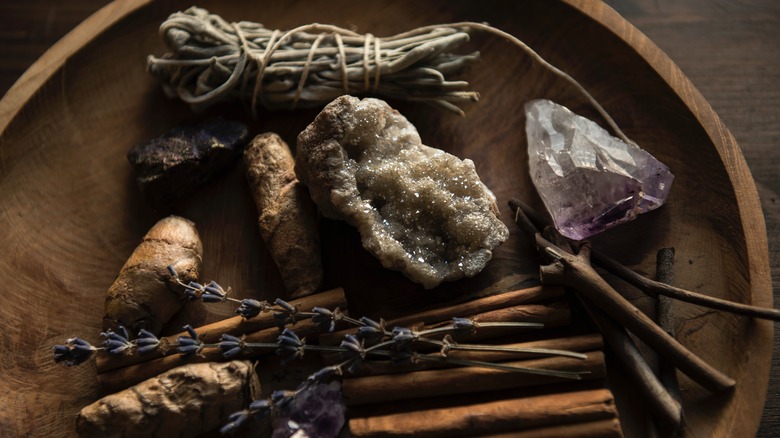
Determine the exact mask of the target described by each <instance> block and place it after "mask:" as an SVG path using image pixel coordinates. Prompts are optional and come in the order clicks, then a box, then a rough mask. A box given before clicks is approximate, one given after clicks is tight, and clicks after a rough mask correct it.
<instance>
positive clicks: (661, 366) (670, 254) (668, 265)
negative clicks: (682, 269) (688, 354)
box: [655, 248, 685, 437]
mask: <svg viewBox="0 0 780 438" xmlns="http://www.w3.org/2000/svg"><path fill="white" fill-rule="evenodd" d="M655 260H656V262H655V278H656V281H658V282H660V283H664V284H669V283H671V282H672V281H673V280H674V248H661V249H660V250H658V253H657V254H656V258H655ZM673 304H674V302H673V301H672V299H671V298H670V297H666V296H663V295H659V296H658V304H657V306H656V319H657V320H658V325H659V326H660V327H661V329H663V330H664V331H666V333H669V336H672V337H674V336H675V330H674V315H673V313H672V308H673ZM658 378H659V379H660V380H661V384H663V386H664V388H666V390H667V391H668V393H669V395H670V396H671V397H672V398H674V399H675V400H676V401H677V402H678V403H681V401H682V394H680V384H679V382H678V381H677V371H676V370H675V369H674V367H673V366H671V365H670V364H669V363H668V362H666V361H665V360H660V361H659V363H658ZM683 416H684V413H683V412H682V410H681V411H680V419H679V420H680V421H679V422H678V423H677V424H674V423H671V424H669V425H668V426H664V425H663V424H661V425H660V426H661V430H662V435H663V436H670V437H675V436H680V434H681V432H682V428H683V427H684V425H685V422H684V421H683ZM664 427H667V428H666V429H664Z"/></svg>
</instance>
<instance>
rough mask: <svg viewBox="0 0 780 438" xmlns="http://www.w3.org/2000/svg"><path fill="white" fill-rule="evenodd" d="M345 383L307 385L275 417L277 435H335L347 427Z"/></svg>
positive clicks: (325, 437) (329, 437)
mask: <svg viewBox="0 0 780 438" xmlns="http://www.w3.org/2000/svg"><path fill="white" fill-rule="evenodd" d="M345 410H346V408H345V407H344V402H343V400H342V398H341V383H339V382H338V381H335V380H334V381H332V382H330V383H324V384H323V383H320V384H314V385H311V386H307V387H306V388H304V389H303V390H302V391H301V392H299V393H298V394H297V395H296V396H295V398H293V399H292V401H291V402H290V403H287V404H285V405H284V407H282V408H280V409H279V411H280V412H278V416H277V417H276V418H275V419H274V432H273V438H289V437H307V438H334V437H335V436H337V435H338V434H339V432H340V431H341V428H342V427H344V422H345V420H344V414H345Z"/></svg>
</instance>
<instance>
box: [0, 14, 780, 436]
mask: <svg viewBox="0 0 780 438" xmlns="http://www.w3.org/2000/svg"><path fill="white" fill-rule="evenodd" d="M607 3H608V4H609V5H610V6H612V7H613V8H614V9H615V10H617V11H618V12H619V13H620V14H622V15H623V16H624V17H625V18H626V19H628V21H629V22H631V23H632V24H634V25H635V26H636V27H637V28H639V30H640V31H642V32H644V33H645V34H646V35H647V36H648V37H649V38H650V39H651V40H652V41H653V42H655V43H656V44H657V45H658V46H659V47H660V48H661V49H662V50H663V51H664V52H666V54H667V55H669V57H670V58H671V59H672V60H673V61H675V62H676V63H677V64H678V66H679V67H680V68H681V69H682V71H683V72H684V73H685V74H686V75H687V76H688V78H689V79H690V80H691V82H692V83H693V84H694V85H695V86H696V87H697V88H698V89H699V91H701V93H702V94H703V95H704V97H705V98H706V99H707V101H708V102H709V103H710V104H711V105H712V107H713V108H714V110H715V112H716V113H717V114H718V115H719V116H720V117H721V118H722V120H723V122H724V123H725V125H726V126H727V127H728V128H729V129H730V131H731V133H732V134H733V135H734V137H735V138H736V141H737V143H738V144H739V146H740V147H741V149H742V152H743V154H744V156H745V159H746V160H747V163H748V166H749V167H750V170H751V172H752V175H753V178H754V179H755V182H756V185H757V188H758V192H759V196H760V198H761V206H762V208H763V212H764V217H765V220H766V227H767V236H768V241H769V256H770V266H771V272H772V280H773V285H774V289H773V291H774V299H775V302H778V301H780V198H779V197H778V196H779V194H780V172H779V171H778V169H780V148H778V145H780V73H778V71H780V4H777V3H776V2H775V1H773V0H746V1H740V2H738V1H726V0H719V1H711V0H612V1H608V2H607ZM104 4H105V2H102V1H95V0H71V1H68V2H58V1H53V0H26V1H18V0H6V1H3V2H0V93H3V94H4V93H5V91H6V90H7V89H8V88H9V87H10V86H11V84H12V83H13V82H14V81H15V80H16V79H17V78H18V77H19V76H20V75H21V74H22V73H23V72H24V70H25V69H26V68H27V67H28V66H29V65H30V64H31V63H32V62H33V61H35V60H36V59H37V58H38V57H39V56H40V55H41V54H42V53H43V52H44V51H45V50H46V49H47V48H48V47H50V46H51V45H52V44H53V43H54V42H56V41H57V40H58V39H59V38H60V37H61V36H63V35H64V34H65V33H66V32H68V31H69V30H70V29H72V28H73V27H74V26H76V25H77V24H78V23H80V22H81V21H82V20H83V19H84V18H86V17H87V16H88V15H90V14H91V13H92V12H94V11H96V10H97V9H98V8H100V7H101V6H103V5H104ZM126 43H127V44H132V41H126ZM605 62H606V61H605ZM609 62H610V63H614V64H616V65H619V61H615V60H611V61H609ZM610 65H612V64H610ZM74 71H76V72H78V69H74ZM150 130H151V128H150ZM702 181H706V178H702ZM700 190H702V191H703V192H705V193H703V196H705V197H706V196H707V195H706V192H707V190H708V187H707V186H706V184H702V186H701V187H700ZM5 201H6V200H5V199H0V202H3V203H4V202H5ZM109 231H110V230H109ZM139 231H140V229H139ZM111 237H112V236H108V238H111ZM71 280H73V281H75V280H76V279H71ZM88 286H90V287H92V286H94V285H92V284H88ZM2 323H3V324H5V321H3V322H2ZM779 334H780V331H778V330H777V329H776V330H775V340H774V342H775V353H774V355H773V368H772V377H771V379H770V383H769V391H768V395H767V402H766V406H765V408H764V415H763V419H762V422H761V426H760V429H759V431H758V435H757V436H760V437H770V436H775V435H776V433H777V432H776V431H777V430H780V375H779V374H780V372H778V370H780V355H778V350H779V349H778V348H777V346H778V342H780V339H779V338H780V336H778V335H779ZM0 339H3V338H0ZM20 348H22V347H21V346H20Z"/></svg>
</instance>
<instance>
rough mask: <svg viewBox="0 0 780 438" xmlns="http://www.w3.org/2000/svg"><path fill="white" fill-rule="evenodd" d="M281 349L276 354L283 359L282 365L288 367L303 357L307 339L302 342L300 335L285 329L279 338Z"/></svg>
mask: <svg viewBox="0 0 780 438" xmlns="http://www.w3.org/2000/svg"><path fill="white" fill-rule="evenodd" d="M278 345H279V347H278V348H277V349H276V354H277V355H279V356H281V357H282V364H283V365H287V364H288V363H290V362H292V361H293V360H295V359H297V358H299V357H303V353H304V351H305V350H304V346H305V345H306V344H305V339H304V340H301V339H300V338H299V337H298V335H296V334H295V332H293V331H292V330H290V329H287V328H286V329H284V330H283V331H282V334H281V335H279V338H278Z"/></svg>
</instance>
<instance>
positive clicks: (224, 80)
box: [148, 7, 479, 114]
mask: <svg viewBox="0 0 780 438" xmlns="http://www.w3.org/2000/svg"><path fill="white" fill-rule="evenodd" d="M160 34H161V36H162V37H163V39H164V40H165V42H166V44H167V45H168V47H169V49H170V50H171V53H167V54H165V55H163V56H162V57H159V58H157V57H154V56H150V57H149V59H148V69H149V71H150V72H152V73H153V74H154V75H156V76H157V77H159V78H160V79H161V80H162V81H163V83H164V87H165V90H166V92H167V93H169V94H170V95H172V96H178V97H179V98H180V99H182V100H183V101H184V102H187V103H189V104H190V105H192V106H193V108H195V109H199V108H205V107H208V106H210V105H212V104H214V103H216V102H219V101H222V100H227V99H241V100H244V101H246V102H248V103H249V105H250V107H251V109H252V111H253V113H256V111H257V109H258V107H260V106H262V107H265V108H267V109H280V108H286V109H295V108H296V107H306V106H316V105H322V104H325V103H327V102H330V101H331V100H333V99H335V98H336V97H338V96H340V95H342V94H360V93H371V94H373V95H377V96H383V97H386V98H392V99H398V100H407V101H420V102H425V103H429V104H433V105H436V106H439V107H443V108H445V109H447V110H450V111H454V112H456V113H458V114H463V112H462V111H461V110H460V108H458V106H457V105H456V104H458V103H462V102H468V101H476V100H478V99H479V95H478V93H476V92H473V91H467V90H466V88H467V87H468V83H467V82H463V81H450V80H447V79H446V76H447V75H450V74H456V73H458V72H459V71H461V70H463V69H464V68H465V67H467V66H469V65H470V64H471V63H472V62H474V61H475V60H476V59H477V58H478V57H479V53H478V52H474V53H470V54H467V55H456V54H452V53H450V50H452V49H455V48H457V47H458V46H460V45H461V44H463V43H465V42H466V41H468V40H469V35H468V33H466V32H465V31H464V30H462V29H460V28H458V27H455V26H448V25H442V26H437V27H426V28H419V29H415V30H412V31H409V32H405V33H402V34H399V35H395V36H391V37H387V38H377V37H374V36H372V35H371V34H365V35H361V34H358V33H355V32H352V31H349V30H346V29H342V28H340V27H336V26H332V25H324V24H309V25H305V26H301V27H297V28H295V29H292V30H289V31H279V30H271V29H267V28H265V27H264V26H263V25H262V24H258V23H252V22H248V21H241V22H238V23H229V22H227V21H225V20H223V19H222V18H221V17H219V16H218V15H214V14H210V13H209V12H208V11H206V10H205V9H201V8H197V7H191V8H189V9H187V10H186V11H184V12H177V13H174V14H172V15H171V16H170V17H169V18H168V20H166V21H165V22H164V23H163V24H162V25H161V26H160Z"/></svg>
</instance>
